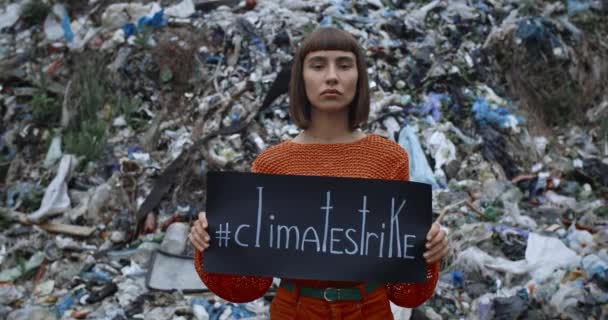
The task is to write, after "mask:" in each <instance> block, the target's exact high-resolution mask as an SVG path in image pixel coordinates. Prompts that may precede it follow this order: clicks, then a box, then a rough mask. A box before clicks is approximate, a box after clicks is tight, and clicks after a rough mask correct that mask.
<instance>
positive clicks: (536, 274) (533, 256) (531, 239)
mask: <svg viewBox="0 0 608 320" xmlns="http://www.w3.org/2000/svg"><path fill="white" fill-rule="evenodd" d="M526 261H527V262H528V263H529V265H530V267H531V272H530V273H531V275H532V277H533V278H534V280H536V281H537V282H539V283H541V282H543V280H545V279H546V278H548V277H549V276H550V275H551V274H552V273H553V272H554V270H555V269H557V268H569V267H575V266H578V265H579V263H580V261H581V257H580V256H579V255H578V254H576V252H574V251H572V250H570V249H569V248H568V247H566V245H565V244H564V243H563V242H562V241H561V240H559V239H557V238H552V237H545V236H541V235H539V234H536V233H530V234H529V235H528V244H527V247H526Z"/></svg>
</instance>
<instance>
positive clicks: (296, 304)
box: [270, 286, 393, 320]
mask: <svg viewBox="0 0 608 320" xmlns="http://www.w3.org/2000/svg"><path fill="white" fill-rule="evenodd" d="M361 292H362V293H364V290H363V288H361ZM270 319H271V320H328V319H332V320H363V319H365V320H376V319H377V320H392V319H393V313H392V312H391V306H390V303H389V300H388V296H387V293H386V289H385V288H384V286H382V287H380V288H378V289H376V290H374V291H372V292H370V293H368V294H367V295H365V294H364V295H363V299H362V300H361V301H336V302H328V301H325V300H322V299H316V298H310V297H303V296H300V295H299V292H298V288H297V287H296V288H295V290H294V291H293V292H291V291H289V290H287V289H285V288H278V289H277V294H276V296H275V297H274V299H273V300H272V304H271V305H270Z"/></svg>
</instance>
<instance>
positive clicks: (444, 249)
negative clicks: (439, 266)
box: [426, 246, 450, 264]
mask: <svg viewBox="0 0 608 320" xmlns="http://www.w3.org/2000/svg"><path fill="white" fill-rule="evenodd" d="M441 248H442V249H441V251H440V252H438V253H437V254H434V255H431V256H429V257H428V258H426V263H428V264H432V263H435V262H437V261H439V260H441V259H443V258H445V257H446V256H447V255H448V253H449V251H450V247H449V246H445V247H441Z"/></svg>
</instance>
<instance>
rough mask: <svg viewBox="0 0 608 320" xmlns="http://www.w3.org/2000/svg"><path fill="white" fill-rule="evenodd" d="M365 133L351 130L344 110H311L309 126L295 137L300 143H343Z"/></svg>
mask: <svg viewBox="0 0 608 320" xmlns="http://www.w3.org/2000/svg"><path fill="white" fill-rule="evenodd" d="M363 136H365V134H363V133H362V132H361V131H359V130H352V129H351V128H350V125H349V123H348V113H347V112H346V114H345V113H343V112H331V113H330V112H312V114H311V121H310V126H309V127H308V128H306V129H305V130H303V131H302V133H300V134H299V135H298V136H297V137H296V138H295V139H294V141H295V142H301V143H345V142H354V141H356V140H359V139H361V138H362V137H363Z"/></svg>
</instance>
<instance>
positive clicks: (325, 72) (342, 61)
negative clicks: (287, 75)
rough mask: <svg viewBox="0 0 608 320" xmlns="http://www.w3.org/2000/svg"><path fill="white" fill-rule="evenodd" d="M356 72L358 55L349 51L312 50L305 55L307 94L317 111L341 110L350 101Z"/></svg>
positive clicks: (304, 68)
mask: <svg viewBox="0 0 608 320" xmlns="http://www.w3.org/2000/svg"><path fill="white" fill-rule="evenodd" d="M358 76H359V74H358V72H357V59H356V57H355V54H354V53H352V52H349V51H339V50H329V51H313V52H311V53H309V54H307V55H306V58H305V59H304V66H303V77H304V85H305V87H306V96H307V97H308V101H310V103H311V104H312V107H313V108H315V109H317V110H319V111H325V112H332V111H341V110H343V109H344V108H345V107H347V106H348V105H350V103H351V102H352V101H353V98H354V97H355V93H356V91H357V78H358Z"/></svg>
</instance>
